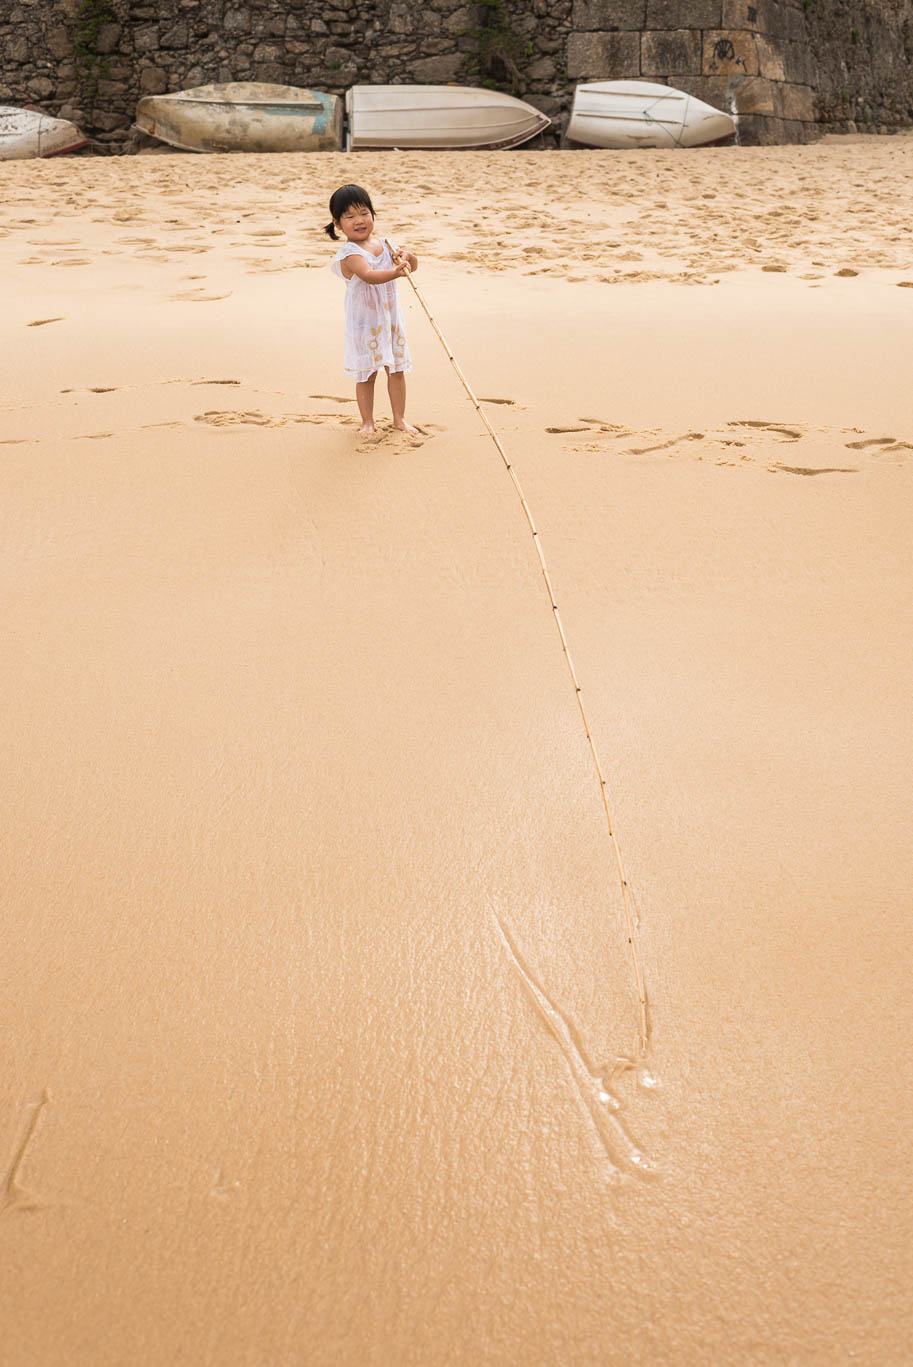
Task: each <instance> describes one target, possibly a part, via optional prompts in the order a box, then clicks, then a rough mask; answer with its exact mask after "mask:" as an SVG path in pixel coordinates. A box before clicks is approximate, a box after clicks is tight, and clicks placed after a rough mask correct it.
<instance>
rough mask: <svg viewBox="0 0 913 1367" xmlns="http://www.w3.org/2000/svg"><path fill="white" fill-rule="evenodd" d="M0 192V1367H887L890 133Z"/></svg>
mask: <svg viewBox="0 0 913 1367" xmlns="http://www.w3.org/2000/svg"><path fill="white" fill-rule="evenodd" d="M352 179H355V180H358V181H360V182H361V183H363V184H365V185H367V186H368V188H369V189H370V191H371V192H372V194H373V196H374V201H375V205H376V207H377V210H378V229H379V230H380V231H382V232H385V233H389V234H390V236H392V237H393V238H394V239H396V240H398V241H399V242H401V243H403V244H405V245H408V246H411V247H412V248H414V250H415V251H416V252H417V253H418V254H419V257H420V259H421V265H420V270H419V273H418V275H417V277H416V283H417V284H418V285H419V286H420V287H421V289H422V291H423V293H424V295H425V297H426V299H427V300H428V303H429V304H430V306H431V308H432V310H433V312H434V314H435V317H436V319H437V321H438V323H439V325H440V327H441V328H442V329H443V331H444V333H445V335H446V337H447V339H448V341H449V342H450V344H451V346H452V347H453V350H454V353H455V354H456V357H457V359H458V360H459V362H460V364H461V365H462V366H463V368H464V370H465V371H466V373H467V376H468V377H469V380H470V382H471V383H472V385H473V386H474V388H475V390H476V392H477V394H478V395H479V396H480V398H481V399H482V400H483V401H484V408H485V411H486V413H487V414H488V416H489V419H490V421H491V422H492V423H493V424H494V426H495V427H496V429H497V431H498V432H499V434H500V436H501V438H502V441H503V443H504V446H505V449H506V450H507V451H508V452H509V454H510V458H511V461H512V462H513V463H514V465H515V468H516V470H517V472H518V475H519V478H520V480H521V481H522V485H523V489H524V491H525V494H526V496H527V499H528V501H529V505H530V507H531V509H532V511H533V514H534V516H535V520H536V525H537V527H538V530H539V533H540V537H541V544H542V546H543V547H544V550H545V554H546V556H547V558H548V565H549V571H550V574H551V578H552V581H553V584H554V589H555V595H556V599H557V602H558V603H559V605H560V609H561V617H562V620H563V623H564V627H565V629H566V633H567V639H568V643H569V646H570V649H571V652H572V654H573V658H574V664H575V668H576V671H577V675H578V676H579V681H580V685H581V688H582V693H583V696H584V698H585V703H586V711H587V715H588V717H589V720H590V723H591V728H592V734H593V737H594V740H595V742H596V745H597V747H598V752H599V755H600V758H601V761H602V765H603V768H604V770H605V777H606V792H607V797H608V802H609V806H610V811H611V815H612V818H613V823H614V831H615V835H616V838H617V841H618V846H619V849H620V852H621V855H622V858H623V866H624V870H625V876H626V879H627V884H628V891H629V897H630V904H631V906H632V908H633V912H634V916H635V920H636V933H635V938H636V946H635V947H634V948H636V952H637V955H638V960H639V964H640V966H641V969H642V974H643V981H644V984H645V988H646V995H647V1016H646V1019H647V1025H648V1039H647V1047H646V1049H644V1048H642V1040H641V1037H640V1018H639V1009H638V997H637V984H636V979H635V974H634V971H633V963H632V946H631V945H630V943H629V940H630V938H631V937H630V936H629V933H628V929H627V926H626V919H625V915H624V905H623V897H622V891H621V884H620V881H619V873H618V868H617V866H616V862H615V859H614V855H613V850H612V847H611V842H610V840H609V838H608V832H607V824H606V820H605V816H604V813H603V806H602V800H601V788H600V783H599V779H598V776H597V774H596V772H595V770H594V765H593V761H592V756H591V754H590V751H589V748H588V745H587V740H586V735H585V732H584V727H583V724H582V720H581V715H580V712H579V710H578V706H577V699H576V695H575V691H574V687H573V686H572V683H571V680H570V677H569V674H568V671H567V669H566V666H565V661H564V658H563V655H562V650H561V645H560V641H559V638H558V635H557V633H556V631H555V625H554V621H553V612H552V609H551V606H550V603H549V600H548V597H547V595H546V592H545V587H544V583H543V579H542V576H541V574H540V571H539V566H538V563H537V560H536V554H535V549H534V545H533V541H532V538H531V536H530V533H529V529H528V527H527V524H526V521H525V519H524V516H523V512H522V509H521V506H520V503H519V500H518V497H517V494H516V491H515V490H514V488H513V486H512V484H511V481H510V478H509V476H508V474H507V472H506V471H505V469H504V466H503V464H502V463H501V461H500V458H499V457H498V453H497V451H496V450H495V448H494V446H493V445H492V443H491V441H490V440H489V438H488V436H487V435H486V433H485V431H484V429H483V427H482V426H481V424H480V421H479V418H478V416H477V414H476V413H475V411H474V410H473V408H472V406H471V404H470V403H469V401H468V399H467V398H466V395H465V394H464V392H463V390H462V389H461V387H460V385H459V382H458V380H457V378H456V376H455V374H454V373H453V371H452V369H451V367H450V364H449V362H448V360H447V357H446V355H445V353H444V351H443V349H442V348H441V346H440V344H439V342H438V340H437V339H436V337H435V336H434V333H433V332H432V330H431V327H430V324H429V323H428V321H427V319H426V318H425V315H424V314H423V312H422V311H421V309H420V307H419V304H418V301H417V299H416V298H415V297H414V296H413V294H412V292H411V289H410V287H409V286H408V283H407V282H401V284H400V297H401V299H402V301H403V304H404V308H405V310H406V315H407V323H408V330H409V343H410V347H411V351H412V354H413V357H414V360H415V370H414V372H413V374H412V375H411V376H410V377H409V402H408V408H407V415H408V416H409V417H410V418H411V420H412V421H413V422H414V423H416V424H418V425H419V427H420V428H421V432H420V435H419V436H418V437H416V438H409V437H407V436H405V435H404V434H401V433H397V432H396V431H394V430H393V428H392V427H391V424H390V420H389V409H388V407H387V404H386V395H385V393H384V392H383V390H382V388H381V386H378V414H379V418H380V427H379V431H378V435H377V437H376V438H374V439H371V440H365V439H360V438H359V437H357V435H356V428H357V421H356V416H357V415H356V408H355V404H354V388H353V385H352V382H351V381H349V380H348V379H347V378H346V376H345V375H344V373H343V370H342V330H343V318H342V287H341V285H340V283H339V281H337V280H335V279H334V278H333V277H332V276H331V274H330V271H329V269H328V264H329V261H330V259H331V256H332V252H333V247H332V244H330V243H329V242H328V241H327V239H326V237H325V235H324V234H323V232H322V225H323V224H324V223H325V222H326V220H327V211H326V204H327V200H328V198H329V195H330V193H331V191H332V190H333V189H334V188H335V187H336V186H337V185H338V184H340V183H342V182H345V181H348V180H352ZM0 186H2V191H3V194H2V201H0V204H2V207H0V280H2V291H3V308H2V312H0V341H2V354H3V357H4V364H3V369H2V373H0V480H2V496H0V519H2V524H3V525H2V538H0V545H2V564H0V589H2V601H3V611H2V640H3V660H4V667H3V670H2V677H0V698H2V704H0V706H2V713H0V715H2V727H0V743H2V765H0V775H2V777H0V785H2V787H0V791H2V797H3V806H4V809H5V812H6V821H5V822H4V826H5V838H4V842H3V843H4V852H3V858H2V881H0V887H2V901H3V907H4V915H3V924H4V929H5V937H4V938H5V946H4V952H3V955H2V960H0V963H2V968H0V975H2V987H0V1028H2V1037H3V1039H4V1040H5V1041H6V1055H7V1064H6V1068H5V1069H4V1076H3V1081H2V1085H0V1182H2V1186H0V1249H2V1262H3V1266H4V1272H3V1276H2V1278H0V1323H2V1325H3V1341H4V1349H3V1356H4V1361H5V1362H6V1363H7V1364H8V1365H9V1367H39V1365H40V1367H44V1364H48V1367H50V1365H51V1364H54V1365H55V1367H56V1364H63V1363H66V1364H68V1367H123V1365H124V1364H127V1363H129V1364H136V1365H137V1367H139V1364H142V1365H143V1367H148V1365H150V1364H155V1365H156V1367H158V1364H163V1367H164V1364H168V1365H169V1367H201V1365H202V1364H213V1365H215V1364H218V1367H235V1365H236V1364H237V1367H241V1365H242V1364H243V1365H244V1367H248V1365H249V1367H260V1365H261V1364H262V1365H263V1367H299V1364H308V1367H340V1365H341V1364H344V1365H345V1367H469V1364H472V1365H473V1367H476V1365H479V1367H481V1365H482V1364H485V1367H489V1365H490V1367H518V1364H522V1365H523V1367H641V1365H643V1367H658V1365H659V1364H672V1365H674V1367H678V1365H679V1364H681V1365H682V1367H690V1365H691V1364H694V1365H695V1367H698V1364H701V1365H702V1367H703V1364H708V1363H732V1364H742V1363H745V1364H748V1363H750V1364H764V1365H765V1367H766V1365H767V1364H769V1365H770V1367H781V1364H800V1365H801V1367H834V1364H842V1363H853V1364H869V1365H870V1367H894V1365H895V1364H896V1365H897V1367H900V1364H903V1363H908V1362H909V1361H910V1360H911V1359H913V1304H911V1295H910V1276H911V1257H910V1249H911V1248H913V1167H911V1164H910V1162H909V1157H908V1150H909V1139H908V1130H909V1123H908V1117H907V1113H906V1112H907V1101H908V1097H909V1095H910V1092H911V1089H913V1063H911V1054H910V1048H909V1039H910V1025H909V1022H910V1008H909V1000H910V987H909V983H910V973H911V968H913V944H911V940H913V932H911V915H910V913H911V901H913V897H911V887H913V855H911V842H910V831H911V829H913V795H911V792H913V789H911V783H910V774H911V771H913V733H911V727H910V697H911V692H913V669H911V660H913V576H911V569H910V545H911V513H910V498H911V493H913V406H911V401H910V383H909V368H910V356H911V344H913V248H911V239H910V221H911V214H913V137H909V136H904V137H896V138H878V139H876V138H846V139H835V138H829V139H825V141H824V142H822V143H820V144H818V145H815V146H807V147H781V148H756V149H748V148H745V149H741V148H735V147H733V148H720V149H704V150H699V151H693V152H688V153H675V152H668V153H666V152H640V153H631V154H628V153H619V152H606V153H602V152H574V153H571V152H548V153H545V152H541V153H532V152H528V153H524V152H513V153H500V154H498V153H491V154H488V153H469V154H446V153H445V154H437V155H428V154H418V153H382V154H377V155H373V156H372V155H367V154H365V155H363V156H360V155H355V156H344V155H325V156H317V155H313V156H310V157H307V156H275V157H253V156H249V157H230V156H224V157H216V156H200V157H194V156H182V155H177V154H175V155H149V156H140V157H134V158H108V159H102V158H90V159H85V158H75V159H61V160H57V161H53V160H52V161H48V162H40V163H37V162H28V163H26V162H22V163H5V164H4V165H3V166H2V167H0Z"/></svg>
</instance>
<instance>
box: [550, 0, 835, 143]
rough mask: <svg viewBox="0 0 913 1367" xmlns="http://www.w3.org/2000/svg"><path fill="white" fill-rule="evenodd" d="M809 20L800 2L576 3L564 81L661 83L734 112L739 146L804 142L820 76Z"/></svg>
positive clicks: (680, 0) (585, 0)
mask: <svg viewBox="0 0 913 1367" xmlns="http://www.w3.org/2000/svg"><path fill="white" fill-rule="evenodd" d="M805 18H806V10H805V6H804V0H750V3H749V0H574V8H573V20H574V32H573V33H571V35H570V36H569V38H568V63H567V66H568V75H569V77H570V78H571V80H572V81H578V80H579V81H586V80H596V79H598V78H599V77H600V76H604V74H605V72H606V71H611V72H612V73H613V75H615V76H617V77H619V78H622V77H632V78H633V77H640V78H642V79H644V80H650V81H666V82H668V84H670V85H676V86H678V87H680V89H682V90H689V91H691V92H692V93H693V94H695V95H696V96H697V97H698V98H699V99H702V100H706V101H707V103H708V104H712V105H715V106H716V107H717V108H719V109H725V110H727V111H728V112H730V113H735V112H737V113H738V115H739V125H740V138H741V140H742V141H743V142H802V141H805V140H806V139H807V138H808V137H809V136H810V135H814V132H815V129H814V125H815V117H816V112H815V84H816V79H817V74H816V66H815V61H814V57H813V55H812V51H811V48H810V45H809V39H808V32H807V28H806V22H805Z"/></svg>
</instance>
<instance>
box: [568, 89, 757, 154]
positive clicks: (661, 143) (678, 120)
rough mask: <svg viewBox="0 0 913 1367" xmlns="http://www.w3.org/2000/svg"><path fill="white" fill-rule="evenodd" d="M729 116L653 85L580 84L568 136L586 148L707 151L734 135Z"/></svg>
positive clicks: (673, 90) (694, 100) (678, 93)
mask: <svg viewBox="0 0 913 1367" xmlns="http://www.w3.org/2000/svg"><path fill="white" fill-rule="evenodd" d="M735 131H736V122H735V119H733V118H732V116H731V115H729V114H724V113H723V111H722V110H721V109H714V108H713V106H712V105H709V104H704V102H703V100H699V99H697V98H696V97H695V96H694V95H691V94H689V93H688V92H687V91H685V90H675V89H674V88H673V87H672V86H669V85H656V84H654V83H653V82H651V81H591V82H589V83H588V84H586V85H578V87H577V89H576V90H575V91H574V104H573V107H572V109H571V117H570V120H569V122H568V126H567V132H566V136H567V138H568V139H569V141H571V142H579V143H583V144H584V146H586V147H618V148H626V147H702V146H704V144H705V143H708V142H718V141H719V140H720V138H728V137H731V136H732V134H733V133H734V132H735Z"/></svg>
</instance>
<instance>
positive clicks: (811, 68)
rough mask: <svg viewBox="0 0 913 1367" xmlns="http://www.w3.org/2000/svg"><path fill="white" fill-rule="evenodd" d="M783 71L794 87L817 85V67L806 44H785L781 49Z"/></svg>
mask: <svg viewBox="0 0 913 1367" xmlns="http://www.w3.org/2000/svg"><path fill="white" fill-rule="evenodd" d="M783 69H784V71H785V73H786V79H787V80H788V81H790V82H791V83H792V84H794V85H817V84H818V65H817V62H816V61H815V58H814V55H813V53H812V49H811V47H810V45H809V44H808V43H787V44H786V45H785V47H784V48H783Z"/></svg>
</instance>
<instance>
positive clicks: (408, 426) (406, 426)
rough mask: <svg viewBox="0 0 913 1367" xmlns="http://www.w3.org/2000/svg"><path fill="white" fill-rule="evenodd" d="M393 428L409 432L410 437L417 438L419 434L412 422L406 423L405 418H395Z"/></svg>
mask: <svg viewBox="0 0 913 1367" xmlns="http://www.w3.org/2000/svg"><path fill="white" fill-rule="evenodd" d="M393 426H394V427H395V428H397V430H398V431H400V432H408V433H409V436H410V437H417V436H418V434H419V432H418V428H417V427H413V426H412V423H411V422H406V419H405V418H395V419H394V421H393Z"/></svg>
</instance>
